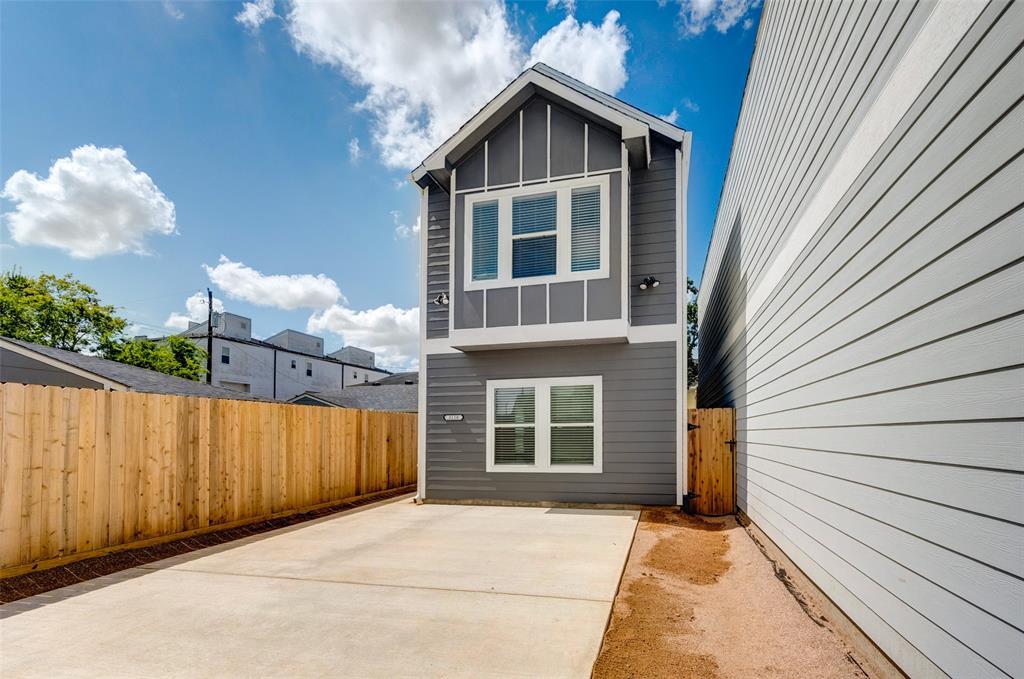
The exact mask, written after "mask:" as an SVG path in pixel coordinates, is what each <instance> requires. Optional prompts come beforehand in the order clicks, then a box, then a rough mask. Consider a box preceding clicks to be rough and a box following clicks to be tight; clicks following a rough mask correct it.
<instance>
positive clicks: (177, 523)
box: [0, 384, 416, 576]
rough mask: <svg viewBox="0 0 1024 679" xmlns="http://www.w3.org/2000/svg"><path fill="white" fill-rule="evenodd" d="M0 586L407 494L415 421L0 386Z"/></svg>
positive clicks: (325, 410) (290, 407)
mask: <svg viewBox="0 0 1024 679" xmlns="http://www.w3.org/2000/svg"><path fill="white" fill-rule="evenodd" d="M0 400H2V405H3V408H2V412H3V419H2V425H0V426H2V431H0V441H2V449H0V450H2V452H0V455H2V458H0V576H9V575H15V574H17V573H21V572H24V571H27V570H31V569H32V568H38V567H48V566H53V565H57V564H60V563H66V562H69V561H74V560H77V559H81V558H85V557H88V556H95V555H97V554H100V553H104V552H108V551H113V549H114V548H119V547H120V548H125V547H131V546H139V545H142V544H151V543H154V542H161V541H164V540H169V539H174V538H177V537H183V536H184V535H189V534H194V533H200V532H205V531H207V530H213V529H217V528H224V527H228V526H231V525H240V524H242V523H248V522H251V521H256V520H260V519H265V518H270V517H274V516H280V515H284V514H290V513H295V512H296V511H301V510H304V509H309V508H312V507H315V506H317V505H324V504H328V503H332V502H338V501H342V500H345V499H347V498H352V497H355V496H359V495H365V494H368V493H374V492H378V491H383V490H388V489H392V488H399V487H402V486H407V485H410V484H413V483H415V482H416V416H415V415H414V414H409V413H383V412H371V411H365V410H348V409H342V408H321V407H317V406H299V405H291V404H284V403H261V402H255V401H231V400H215V399H207V398H198V397H186V396H168V395H163V394H141V393H134V392H116V391H97V390H93V389H69V388H61V387H42V386H25V385H19V384H0Z"/></svg>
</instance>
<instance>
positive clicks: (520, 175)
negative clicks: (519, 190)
mask: <svg viewBox="0 0 1024 679" xmlns="http://www.w3.org/2000/svg"><path fill="white" fill-rule="evenodd" d="M519 185H520V186H522V185H523V109H519Z"/></svg>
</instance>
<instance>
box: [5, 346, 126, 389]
mask: <svg viewBox="0 0 1024 679" xmlns="http://www.w3.org/2000/svg"><path fill="white" fill-rule="evenodd" d="M0 348H2V349H6V350H7V351H13V352H14V353H16V354H21V355H22V356H26V357H28V358H31V359H33V360H36V361H39V362H40V363H44V364H46V365H49V366H51V367H54V368H58V369H60V370H64V371H65V372H69V373H71V374H72V375H77V376H78V377H81V378H84V379H87V380H89V381H91V382H97V383H99V384H101V385H103V388H104V389H110V390H113V391H128V390H129V387H128V385H127V384H124V383H123V382H118V381H117V380H112V379H110V378H109V377H107V376H106V375H101V374H100V373H96V372H93V371H91V370H86V369H85V368H79V367H78V366H77V365H73V364H71V363H67V362H66V361H62V360H60V359H59V358H54V357H53V356H49V355H47V354H43V353H40V352H38V351H33V350H32V349H29V348H28V347H23V346H21V345H20V344H15V343H14V342H8V341H7V340H5V339H0Z"/></svg>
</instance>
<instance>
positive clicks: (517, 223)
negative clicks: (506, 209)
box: [512, 193, 558, 236]
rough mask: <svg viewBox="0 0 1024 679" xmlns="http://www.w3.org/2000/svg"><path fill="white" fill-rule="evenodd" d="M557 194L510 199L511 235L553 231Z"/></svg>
mask: <svg viewBox="0 0 1024 679" xmlns="http://www.w3.org/2000/svg"><path fill="white" fill-rule="evenodd" d="M557 215H558V194H556V193H545V194H541V195H539V196H526V197H523V198H513V199H512V235H513V236H522V235H524V234H528V233H541V232H543V231H554V230H555V228H556V227H557Z"/></svg>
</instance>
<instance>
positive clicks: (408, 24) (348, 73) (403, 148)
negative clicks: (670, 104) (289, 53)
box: [286, 0, 629, 169]
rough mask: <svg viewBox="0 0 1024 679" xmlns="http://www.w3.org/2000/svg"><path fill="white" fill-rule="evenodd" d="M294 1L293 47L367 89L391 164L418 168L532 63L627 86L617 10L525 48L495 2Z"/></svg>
mask: <svg viewBox="0 0 1024 679" xmlns="http://www.w3.org/2000/svg"><path fill="white" fill-rule="evenodd" d="M290 7H291V9H290V11H289V13H288V15H287V17H286V23H287V27H288V31H289V33H290V34H291V37H292V39H293V41H294V43H295V45H296V47H297V48H298V49H299V51H300V52H302V53H304V54H306V55H307V56H309V57H310V58H311V59H312V60H313V61H315V62H317V63H321V64H325V65H328V66H331V67H333V68H336V69H338V70H339V71H341V72H342V73H343V74H344V75H345V77H346V78H348V79H349V80H350V81H351V82H353V83H354V84H356V85H358V86H360V87H363V88H365V91H366V95H365V97H364V99H363V100H362V101H361V102H360V103H359V104H358V108H359V109H361V110H364V111H366V112H367V113H368V114H369V115H370V118H371V119H372V138H373V141H374V144H375V145H376V147H377V148H378V149H379V151H380V154H381V160H382V162H383V163H384V164H385V165H388V166H390V167H397V168H404V169H408V168H412V167H413V166H415V165H416V164H417V163H419V162H420V161H421V160H422V159H423V158H424V157H425V156H426V155H427V154H428V153H430V152H431V151H432V150H433V149H434V148H436V147H437V146H439V145H440V144H441V143H442V142H443V141H444V140H445V139H446V138H447V137H449V136H450V135H451V134H452V133H453V132H454V131H455V130H456V129H457V128H458V127H459V126H460V125H461V124H462V123H463V122H464V121H465V120H466V119H467V118H469V117H470V116H471V115H472V114H473V113H475V112H476V111H477V110H478V109H479V108H480V107H482V106H483V105H484V104H485V103H486V102H487V101H488V100H490V99H491V98H493V97H494V96H495V95H496V94H497V93H498V92H499V91H501V89H502V88H503V87H504V86H505V85H507V84H508V83H509V82H510V81H511V80H512V79H513V78H515V76H516V75H518V74H519V73H520V72H521V71H522V70H523V69H524V68H525V67H526V66H527V65H529V64H531V63H533V62H535V61H537V60H541V59H542V60H544V61H545V63H547V64H549V65H550V66H552V67H554V68H557V69H559V70H562V71H565V72H566V73H568V74H570V75H572V76H574V77H576V78H579V79H581V80H583V81H584V82H586V83H588V84H590V85H592V86H594V87H597V88H599V89H602V90H604V91H606V92H609V93H611V94H615V93H616V92H618V90H619V89H621V88H622V86H623V85H624V84H625V82H626V70H625V54H626V51H627V50H628V49H629V41H628V37H627V34H626V31H625V27H624V26H621V25H620V24H619V13H618V12H615V11H611V12H608V14H607V15H606V16H605V18H604V20H603V21H602V23H601V24H600V25H594V24H592V23H590V22H584V23H580V22H578V21H577V20H576V19H575V18H574V17H573V16H568V17H566V19H565V20H564V21H562V22H561V23H559V24H558V25H557V26H555V27H554V28H552V29H551V30H550V31H549V32H548V33H546V34H545V35H543V36H541V38H540V39H539V40H538V41H537V43H536V44H534V45H533V46H532V47H529V46H527V45H526V41H525V40H524V39H523V38H522V36H521V35H520V34H519V33H518V32H517V31H516V30H515V29H514V28H513V27H512V26H511V25H510V22H509V17H508V14H507V10H506V7H505V4H504V3H503V2H500V1H498V0H475V1H473V2H458V1H450V0H449V1H447V2H429V3H428V2H394V1H388V0H385V1H380V2H374V3H341V2H338V3H334V2H318V1H317V0H294V1H293V2H292V3H291V5H290ZM424 55H429V58H425V57H424Z"/></svg>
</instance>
